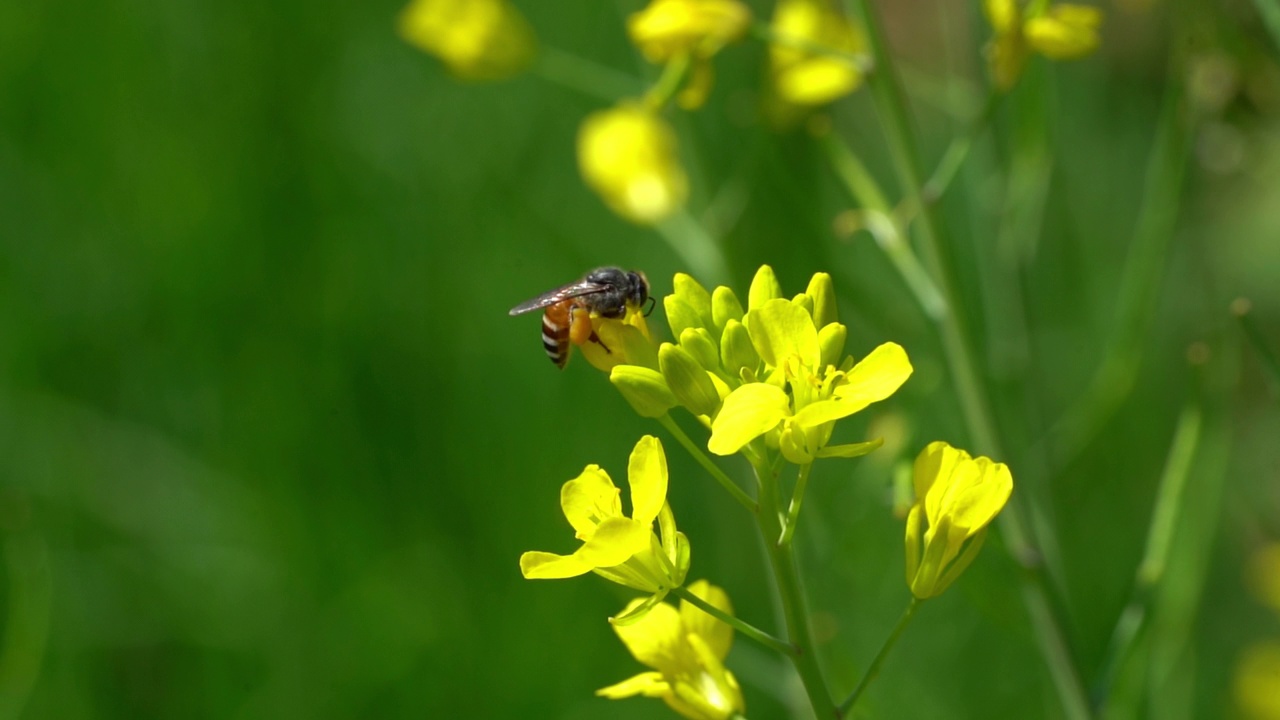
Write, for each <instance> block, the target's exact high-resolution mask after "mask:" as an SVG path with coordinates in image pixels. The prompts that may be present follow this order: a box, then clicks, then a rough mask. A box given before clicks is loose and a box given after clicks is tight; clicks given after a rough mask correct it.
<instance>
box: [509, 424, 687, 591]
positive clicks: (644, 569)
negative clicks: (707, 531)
mask: <svg viewBox="0 0 1280 720" xmlns="http://www.w3.org/2000/svg"><path fill="white" fill-rule="evenodd" d="M627 481H628V483H629V484H630V486H631V508H632V509H631V517H627V516H626V515H624V514H623V513H622V500H621V498H620V495H621V493H620V491H619V490H618V488H617V487H615V486H614V484H613V481H612V480H611V479H610V478H609V475H608V474H607V473H606V472H605V471H604V470H602V469H601V468H600V466H598V465H588V466H587V467H586V469H584V470H583V471H582V474H581V475H579V476H578V477H576V478H574V479H573V480H570V481H569V482H567V483H565V484H564V487H563V488H561V490H560V507H561V508H562V509H563V510H564V516H565V518H567V519H568V520H569V524H570V525H572V526H573V529H574V530H575V531H576V536H577V538H578V539H579V540H581V541H582V547H580V548H578V550H577V551H576V552H574V553H573V554H572V555H556V554H555V553H548V552H536V551H535V552H527V553H524V554H523V555H521V556H520V572H521V573H523V574H524V576H525V577H526V578H529V579H531V580H536V579H556V578H569V577H577V576H578V575H582V574H584V573H587V572H594V573H596V574H597V575H600V576H602V577H604V578H606V579H608V580H611V581H613V582H616V583H618V584H620V585H626V586H627V587H631V588H635V589H637V590H641V591H643V592H647V593H650V594H651V595H653V597H652V598H650V599H649V601H646V602H650V604H654V603H657V602H658V601H659V600H661V599H662V598H663V597H664V596H665V595H666V594H667V592H668V591H669V590H670V589H671V588H673V587H678V586H679V585H680V584H681V583H683V582H684V576H685V573H686V572H688V569H689V542H688V540H687V539H686V538H685V536H684V534H683V533H680V532H677V531H676V526H675V519H674V517H672V514H671V508H670V507H669V506H668V505H667V458H666V455H665V454H664V453H663V451H662V443H661V442H659V441H658V439H657V438H655V437H653V436H650V435H646V436H644V437H642V438H640V441H639V442H638V443H636V446H635V449H634V450H633V451H632V452H631V461H630V463H629V465H628V466H627ZM655 521H657V522H658V525H659V527H660V529H661V537H659V535H658V533H655V532H654V529H653V524H654V522H655Z"/></svg>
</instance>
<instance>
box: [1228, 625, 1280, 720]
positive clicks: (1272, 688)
mask: <svg viewBox="0 0 1280 720" xmlns="http://www.w3.org/2000/svg"><path fill="white" fill-rule="evenodd" d="M1231 685H1232V694H1233V695H1235V700H1236V705H1237V706H1239V708H1240V710H1241V712H1242V713H1243V717H1244V718H1245V719H1246V720H1280V643H1278V642H1274V641H1265V642H1260V643H1256V644H1254V645H1250V646H1249V647H1248V648H1245V651H1244V653H1243V654H1241V656H1240V660H1239V661H1238V662H1237V663H1236V670H1235V676H1234V678H1232V683H1231Z"/></svg>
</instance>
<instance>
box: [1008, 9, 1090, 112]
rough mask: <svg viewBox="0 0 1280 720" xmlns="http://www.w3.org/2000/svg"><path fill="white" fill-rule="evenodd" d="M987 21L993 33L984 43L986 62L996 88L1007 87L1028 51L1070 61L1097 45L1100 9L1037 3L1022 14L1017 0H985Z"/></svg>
mask: <svg viewBox="0 0 1280 720" xmlns="http://www.w3.org/2000/svg"><path fill="white" fill-rule="evenodd" d="M983 7H984V8H985V10H986V14H987V20H988V21H989V22H990V23H991V27H992V29H993V30H994V31H995V35H994V36H993V37H992V39H991V42H990V44H988V45H987V61H988V63H989V65H990V67H991V74H992V77H993V79H994V81H995V84H996V87H998V88H1000V89H1001V90H1008V89H1009V88H1011V87H1013V86H1014V84H1015V83H1017V81H1018V78H1019V77H1020V76H1021V75H1022V69H1023V67H1025V66H1026V64H1027V58H1028V57H1030V55H1031V52H1032V51H1035V52H1039V53H1040V54H1041V55H1044V56H1045V57H1047V58H1049V59H1051V60H1074V59H1076V58H1080V57H1084V56H1085V55H1088V54H1089V53H1091V52H1093V51H1094V50H1096V49H1097V47H1098V26H1099V25H1100V24H1101V23H1102V12H1101V11H1100V10H1098V9H1097V8H1093V7H1089V6H1087V5H1073V4H1069V3H1060V4H1058V5H1053V6H1050V7H1048V8H1043V4H1038V5H1037V8H1042V9H1035V10H1033V13H1032V14H1031V15H1026V14H1025V13H1024V12H1023V9H1022V7H1021V6H1020V5H1019V4H1018V0H986V2H985V3H984V4H983Z"/></svg>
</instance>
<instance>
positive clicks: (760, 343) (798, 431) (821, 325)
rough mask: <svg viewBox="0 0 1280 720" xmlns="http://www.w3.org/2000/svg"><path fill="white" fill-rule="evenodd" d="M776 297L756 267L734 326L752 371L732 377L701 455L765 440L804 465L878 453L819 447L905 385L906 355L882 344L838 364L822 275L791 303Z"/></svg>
mask: <svg viewBox="0 0 1280 720" xmlns="http://www.w3.org/2000/svg"><path fill="white" fill-rule="evenodd" d="M780 295H781V288H780V287H779V286H778V282H777V278H776V277H774V275H773V270H772V269H770V268H769V267H768V266H765V267H762V268H761V269H760V272H758V273H757V274H756V279H755V281H753V282H752V285H751V292H750V295H749V301H748V310H747V313H746V315H745V316H744V318H743V323H742V324H743V325H744V326H745V328H746V331H747V335H748V336H749V338H750V341H751V346H752V349H753V350H754V351H755V354H756V355H758V357H759V364H758V365H757V366H756V367H755V368H754V369H752V368H745V369H743V370H740V371H739V372H740V376H741V377H742V379H743V382H742V383H741V384H740V385H738V386H737V387H736V388H734V389H733V390H732V391H731V392H730V393H729V395H728V396H727V397H725V398H724V403H723V405H722V406H721V407H720V408H719V411H718V413H717V414H716V416H715V418H714V420H712V422H711V439H710V441H709V442H708V444H707V448H708V449H709V450H711V452H713V453H716V454H717V455H729V454H732V453H735V452H738V451H739V450H741V449H742V448H743V447H744V446H745V445H747V443H750V442H751V441H752V440H755V439H756V438H758V437H761V436H765V438H766V441H767V442H768V443H769V445H770V446H775V445H776V446H777V447H779V448H780V449H781V451H782V455H783V457H785V458H786V459H787V460H789V461H790V462H793V463H797V464H805V463H810V462H813V461H814V459H815V458H819V457H856V456H857V455H862V454H865V453H866V452H869V451H871V450H873V449H875V448H876V447H879V442H872V443H857V444H854V445H843V446H834V447H829V446H828V445H827V442H828V441H829V440H830V439H831V433H832V430H833V429H834V426H835V423H836V421H837V420H840V419H841V418H846V417H848V416H850V415H852V414H854V413H856V412H858V411H859V410H862V409H864V408H866V407H867V406H868V405H871V404H872V403H875V402H879V401H880V400H884V399H885V398H888V397H889V396H890V395H892V394H893V393H894V392H896V391H897V389H898V388H899V387H901V386H902V384H903V383H904V382H906V380H907V378H908V377H910V376H911V372H912V368H911V363H910V361H909V360H908V359H907V353H906V351H904V350H903V349H902V347H901V346H899V345H898V344H896V343H884V344H883V345H881V346H879V347H877V348H876V349H875V350H872V351H871V353H870V354H869V355H867V356H866V357H865V358H863V359H862V360H861V361H858V362H856V363H855V362H854V360H853V358H852V357H847V356H846V357H845V358H844V359H843V360H840V357H841V354H842V353H843V348H844V341H845V337H846V335H847V330H846V329H845V326H844V325H841V324H840V323H838V322H836V321H835V293H834V290H833V289H832V286H831V278H830V276H829V275H827V274H826V273H818V274H816V275H814V277H813V280H812V281H811V282H810V284H809V291H808V292H805V293H802V294H800V295H797V296H796V297H795V298H793V299H791V300H787V299H784V298H782V297H779V296H780ZM837 362H839V365H838V366H837V365H836V363H837Z"/></svg>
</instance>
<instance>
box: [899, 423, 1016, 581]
mask: <svg viewBox="0 0 1280 720" xmlns="http://www.w3.org/2000/svg"><path fill="white" fill-rule="evenodd" d="M914 485H915V494H916V502H915V505H913V506H912V507H911V512H910V513H908V515H907V585H909V586H910V587H911V593H912V594H913V595H915V596H916V597H917V598H919V599H921V600H925V599H928V598H931V597H935V596H937V595H941V594H942V592H943V591H944V590H946V589H947V588H948V587H949V586H950V585H951V583H953V582H955V579H956V578H958V577H960V574H961V573H963V572H964V571H965V568H967V567H969V564H970V563H972V562H973V559H974V558H975V557H977V555H978V550H980V549H981V548H982V541H983V540H984V539H986V534H987V533H986V530H987V525H988V524H989V523H990V522H991V521H992V520H993V519H994V518H995V516H996V515H997V514H998V513H999V512H1000V510H1002V509H1003V508H1004V506H1005V503H1006V502H1008V501H1009V495H1010V494H1012V492H1013V476H1012V475H1011V474H1010V473H1009V468H1008V467H1007V466H1006V465H1004V464H1003V463H997V462H992V461H991V459H990V458H985V457H979V458H970V457H969V453H967V452H965V451H963V450H957V449H956V448H953V447H951V446H950V445H948V444H947V443H945V442H941V441H938V442H932V443H929V445H928V447H926V448H925V449H924V450H923V451H922V452H921V453H920V455H919V456H918V457H917V458H916V464H915V478H914Z"/></svg>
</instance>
